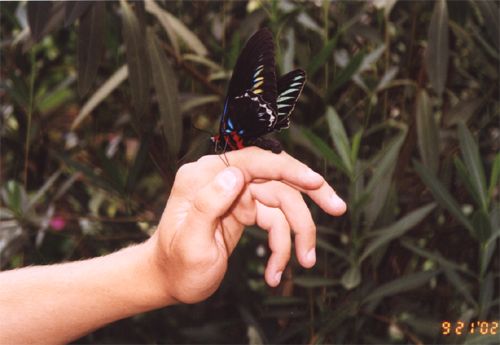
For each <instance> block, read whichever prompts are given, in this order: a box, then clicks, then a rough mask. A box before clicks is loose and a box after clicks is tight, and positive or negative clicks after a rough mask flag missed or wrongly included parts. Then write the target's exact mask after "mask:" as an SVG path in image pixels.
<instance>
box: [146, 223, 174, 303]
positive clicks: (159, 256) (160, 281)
mask: <svg viewBox="0 0 500 345" xmlns="http://www.w3.org/2000/svg"><path fill="white" fill-rule="evenodd" d="M139 246H140V247H141V251H142V253H141V255H140V256H139V257H141V258H142V259H143V260H142V266H143V268H141V271H142V272H144V276H145V277H144V278H146V279H145V285H146V286H149V288H150V292H149V293H150V294H151V296H152V297H151V300H152V301H155V302H156V306H155V308H161V307H166V306H168V305H171V304H175V303H177V301H176V300H175V298H174V297H173V296H172V295H171V293H170V281H169V279H168V276H167V270H166V269H165V265H166V262H165V256H164V255H163V252H162V251H161V250H160V247H159V244H158V237H157V232H155V233H154V234H153V236H151V237H150V238H149V239H148V240H147V241H145V242H143V243H141V244H140V245H139Z"/></svg>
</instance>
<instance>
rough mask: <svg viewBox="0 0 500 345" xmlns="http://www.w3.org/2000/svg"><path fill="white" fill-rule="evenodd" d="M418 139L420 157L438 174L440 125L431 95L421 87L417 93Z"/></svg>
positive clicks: (433, 172)
mask: <svg viewBox="0 0 500 345" xmlns="http://www.w3.org/2000/svg"><path fill="white" fill-rule="evenodd" d="M416 117H417V119H416V120H417V121H416V122H417V140H418V149H419V152H420V157H421V158H422V161H423V163H424V165H425V166H426V167H427V169H429V170H430V171H431V172H432V174H434V175H436V174H437V171H438V167H439V138H438V127H437V124H436V120H435V119H434V113H433V111H432V106H431V104H430V100H429V96H428V95H427V92H425V90H423V89H421V90H420V91H419V92H418V94H417V114H416Z"/></svg>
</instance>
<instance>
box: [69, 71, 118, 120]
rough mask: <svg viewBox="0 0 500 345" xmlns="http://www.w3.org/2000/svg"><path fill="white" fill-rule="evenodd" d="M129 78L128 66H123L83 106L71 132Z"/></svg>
mask: <svg viewBox="0 0 500 345" xmlns="http://www.w3.org/2000/svg"><path fill="white" fill-rule="evenodd" d="M127 76H128V68H127V65H123V66H121V67H120V68H118V70H117V71H116V72H115V73H113V75H112V76H111V77H109V78H108V80H106V81H105V82H104V83H103V84H102V85H101V86H100V87H99V88H98V89H97V90H96V92H94V93H93V94H92V96H90V97H89V99H88V100H87V102H85V104H84V105H83V106H82V108H81V109H80V112H79V113H78V115H77V116H76V118H75V119H74V120H73V123H72V124H71V130H75V129H76V128H77V127H78V126H79V125H80V123H82V121H83V120H85V118H86V117H87V116H88V115H89V114H90V113H91V112H92V111H93V110H94V109H95V108H96V107H97V106H98V105H99V104H101V102H103V101H104V100H105V99H106V98H107V97H108V96H109V95H110V94H111V93H112V92H113V91H114V90H116V89H117V88H118V87H119V86H120V85H121V84H122V83H123V81H124V80H125V79H127Z"/></svg>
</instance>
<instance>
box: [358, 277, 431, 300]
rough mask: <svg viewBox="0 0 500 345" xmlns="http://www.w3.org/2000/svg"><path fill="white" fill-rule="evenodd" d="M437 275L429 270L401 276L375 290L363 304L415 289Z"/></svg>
mask: <svg viewBox="0 0 500 345" xmlns="http://www.w3.org/2000/svg"><path fill="white" fill-rule="evenodd" d="M438 273H439V271H437V270H430V271H423V272H418V273H413V274H408V275H405V276H402V277H401V278H398V279H395V280H393V281H391V282H389V283H386V284H384V285H382V286H380V287H378V288H377V289H375V291H373V292H372V293H371V294H369V295H368V296H367V297H366V298H365V299H364V302H365V303H366V302H370V301H374V300H377V299H380V298H384V297H388V296H393V295H396V294H400V293H402V292H406V291H409V290H413V289H416V288H417V287H419V286H422V285H424V284H425V283H427V282H428V281H429V280H430V279H431V278H432V277H434V276H435V275H436V274H438Z"/></svg>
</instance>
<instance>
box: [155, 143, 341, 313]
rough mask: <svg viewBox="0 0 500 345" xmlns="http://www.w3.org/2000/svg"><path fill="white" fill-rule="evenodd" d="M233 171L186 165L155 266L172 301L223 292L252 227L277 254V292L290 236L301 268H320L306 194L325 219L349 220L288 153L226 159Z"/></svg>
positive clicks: (162, 227) (218, 164) (215, 161)
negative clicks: (266, 234) (265, 233)
mask: <svg viewBox="0 0 500 345" xmlns="http://www.w3.org/2000/svg"><path fill="white" fill-rule="evenodd" d="M226 157H227V159H228V161H229V163H230V164H231V167H226V166H225V164H224V163H223V162H222V160H221V159H220V157H218V156H217V155H210V156H204V157H202V158H201V159H200V160H198V161H197V162H194V163H189V164H185V165H183V166H182V167H181V168H180V169H179V171H178V172H177V175H176V178H175V182H174V185H173V187H172V191H171V194H170V197H169V200H168V202H167V205H166V208H165V211H164V213H163V215H162V218H161V221H160V224H159V226H158V229H157V231H156V232H155V234H154V235H153V236H152V238H151V239H150V241H152V242H154V245H153V247H154V255H153V257H154V260H155V262H156V263H157V266H158V272H159V275H161V276H162V278H163V279H162V280H163V282H164V284H165V288H166V290H167V291H168V293H169V295H170V296H171V297H172V298H174V299H175V300H176V301H178V302H183V303H195V302H198V301H201V300H203V299H205V298H207V297H209V296H210V295H211V294H212V293H213V292H215V290H216V289H217V288H218V286H219V284H220V282H221V281H222V279H223V277H224V274H225V272H226V269H227V260H228V258H229V256H230V255H231V253H232V251H233V250H234V248H235V247H236V245H237V243H238V241H239V239H240V237H241V235H242V233H243V230H244V227H245V226H249V225H253V224H257V225H258V226H260V227H261V228H262V229H264V230H267V231H268V232H269V247H270V249H271V251H272V254H271V257H270V259H269V262H268V264H267V267H266V271H265V279H266V282H267V283H268V284H269V285H270V286H276V285H278V284H279V282H280V279H281V273H282V272H283V270H284V268H285V266H286V264H287V262H288V260H289V259H290V250H291V249H290V248H291V239H290V229H292V230H293V231H294V233H295V247H296V252H297V258H298V260H299V262H300V264H301V265H302V266H304V267H306V268H309V267H312V266H313V265H314V263H315V261H316V254H315V242H316V227H315V225H314V222H313V220H312V216H311V214H310V212H309V209H308V208H307V205H306V204H305V202H304V200H303V198H302V195H301V192H304V193H306V194H308V195H309V197H310V198H311V199H312V200H313V201H314V202H316V203H317V204H318V205H319V206H320V207H321V208H322V209H323V210H324V211H325V212H327V213H329V214H331V215H337V216H338V215H341V214H343V213H344V212H345V210H346V204H345V203H344V202H343V201H342V200H341V199H340V198H339V197H338V196H337V195H336V194H335V191H334V190H333V188H332V187H330V186H329V185H328V183H326V182H325V180H324V179H323V177H321V176H320V175H319V174H317V173H315V172H313V171H312V170H311V169H310V168H308V167H307V166H306V165H304V164H303V163H301V162H299V161H297V160H296V159H294V158H292V157H291V156H289V155H288V154H286V153H285V152H282V153H281V154H279V155H278V154H274V153H270V152H268V151H264V150H261V149H259V148H256V147H249V148H245V149H243V150H238V151H233V152H228V153H226Z"/></svg>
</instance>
